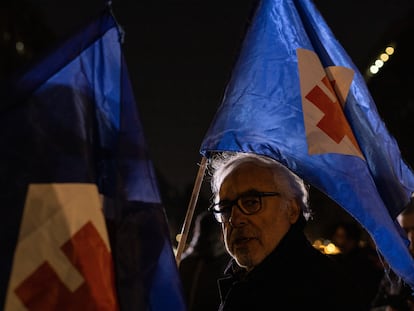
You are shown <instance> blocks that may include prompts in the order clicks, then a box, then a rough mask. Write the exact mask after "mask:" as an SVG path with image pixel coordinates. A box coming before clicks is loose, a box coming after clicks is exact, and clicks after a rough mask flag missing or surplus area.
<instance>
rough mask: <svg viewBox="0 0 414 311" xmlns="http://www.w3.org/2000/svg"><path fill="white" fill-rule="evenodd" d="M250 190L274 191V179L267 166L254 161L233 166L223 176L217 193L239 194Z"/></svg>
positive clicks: (221, 194)
mask: <svg viewBox="0 0 414 311" xmlns="http://www.w3.org/2000/svg"><path fill="white" fill-rule="evenodd" d="M252 190H256V191H275V190H276V188H275V179H274V176H273V171H272V169H271V168H270V167H269V166H266V165H260V164H258V163H254V162H244V163H241V164H239V165H237V166H234V167H233V169H232V170H229V171H228V172H227V174H226V176H225V177H223V180H222V183H221V186H220V189H219V194H220V197H221V196H223V195H226V196H227V195H231V196H233V195H240V194H242V193H245V192H249V191H252Z"/></svg>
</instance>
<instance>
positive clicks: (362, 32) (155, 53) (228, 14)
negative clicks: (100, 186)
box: [0, 0, 414, 210]
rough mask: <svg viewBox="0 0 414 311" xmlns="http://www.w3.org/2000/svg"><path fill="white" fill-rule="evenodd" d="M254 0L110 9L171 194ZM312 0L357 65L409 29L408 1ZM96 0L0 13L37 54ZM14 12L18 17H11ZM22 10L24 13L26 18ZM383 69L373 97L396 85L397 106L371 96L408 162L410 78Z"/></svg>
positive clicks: (117, 4)
mask: <svg viewBox="0 0 414 311" xmlns="http://www.w3.org/2000/svg"><path fill="white" fill-rule="evenodd" d="M255 3H256V1H254V0H210V1H198V0H192V1H190V0H164V1H152V2H150V1H137V0H135V1H133V0H119V1H116V0H114V1H113V2H112V4H113V10H114V14H115V17H116V18H117V20H118V22H119V24H120V25H121V26H122V27H123V29H124V31H125V43H124V55H125V57H126V61H127V65H128V70H129V73H130V77H131V80H132V83H133V87H134V92H135V97H136V102H137V105H138V109H139V111H140V116H141V121H142V123H143V129H144V134H145V136H146V138H147V143H148V147H149V150H150V155H151V158H152V160H153V162H154V165H155V168H156V170H157V172H158V173H159V175H160V179H161V180H162V182H163V183H165V184H167V185H169V187H171V188H173V189H176V190H177V191H179V192H182V191H185V190H187V191H188V189H189V188H190V189H191V188H192V186H193V183H194V181H195V178H196V175H197V170H198V163H199V162H200V160H201V156H200V154H199V147H200V145H201V141H202V139H203V137H204V134H205V133H206V131H207V129H208V126H209V124H210V122H211V120H212V118H213V116H214V113H215V111H216V109H217V107H218V105H219V104H220V100H221V98H222V96H223V92H224V89H225V87H226V83H227V82H228V80H229V78H230V75H231V70H232V67H233V64H234V62H235V61H236V59H237V55H238V51H239V48H240V45H241V43H242V39H243V36H244V33H245V31H246V27H248V22H249V17H251V14H252V10H253V8H254V5H255ZM314 3H315V4H316V6H317V7H318V9H319V10H320V12H321V13H322V15H323V16H324V18H325V19H326V21H327V22H328V25H329V26H330V27H331V29H332V30H333V32H334V34H335V35H336V36H337V39H338V40H339V42H340V43H341V44H342V45H343V46H344V48H345V49H346V50H347V52H348V54H349V55H350V56H351V58H352V59H353V61H354V63H355V64H356V65H357V66H358V68H359V69H360V70H361V71H365V69H366V68H367V67H368V65H369V63H370V61H371V60H372V58H373V57H375V56H376V54H377V53H378V50H379V49H380V48H381V47H382V45H383V44H385V42H386V41H387V40H389V38H391V37H392V36H393V35H394V34H396V33H398V34H400V33H401V32H402V30H401V28H402V29H405V28H407V27H408V26H407V25H406V24H404V22H403V21H404V20H406V19H407V16H408V14H411V15H410V16H411V17H413V13H412V12H413V8H414V2H413V1H412V0H406V1H404V0H393V1H385V0H380V1H378V0H377V1H374V0H363V1H361V0H336V1H332V0H317V1H316V0H315V1H314ZM104 6H105V1H96V0H88V1H81V0H73V1H66V2H62V1H54V0H36V1H35V0H14V1H13V4H11V7H12V9H10V11H9V12H14V13H13V14H14V15H13V16H12V15H11V14H10V13H7V12H6V13H3V12H4V11H3V12H2V13H3V14H8V16H7V17H8V19H9V20H10V21H11V22H14V23H25V25H26V28H27V25H29V23H30V25H31V29H28V30H27V29H26V37H29V38H31V39H30V40H31V42H32V45H33V46H36V44H37V45H38V46H37V50H36V51H37V52H39V51H41V50H42V49H43V48H45V47H46V46H47V45H48V42H45V38H49V41H50V43H53V42H54V41H56V40H58V39H59V38H63V37H65V36H67V35H69V34H70V33H71V32H72V31H74V30H76V29H78V27H80V26H81V25H82V24H83V23H85V22H88V21H89V20H90V19H91V18H93V16H95V15H97V14H98V13H99V12H100V10H101V9H102V8H103V7H104ZM22 16H25V18H26V20H24V21H20V20H19V18H22ZM27 16H31V18H32V19H31V20H29V21H28V19H27ZM2 20H4V15H3V18H2ZM411 20H413V18H411ZM0 26H1V24H0ZM3 27H4V22H3ZM410 27H413V26H412V23H411V24H410ZM29 28H30V27H29ZM30 30H31V31H35V30H37V32H38V33H37V35H36V36H35V35H30ZM39 33H42V34H43V35H40V36H39ZM36 39H37V41H36ZM408 54H409V53H407V55H408ZM411 54H412V53H411ZM411 68H413V65H411ZM384 72H385V71H384ZM399 73H400V72H399ZM388 75H389V76H392V77H393V79H394V80H392V81H393V82H379V81H378V78H377V80H376V81H373V82H372V85H373V86H372V87H373V88H374V86H376V88H377V90H373V97H374V99H376V98H375V96H378V97H381V98H387V99H388V98H395V93H396V92H399V93H404V98H403V100H404V104H402V106H403V108H401V109H400V110H398V111H396V110H395V109H394V112H393V110H392V109H390V108H386V107H385V106H384V107H383V105H388V104H389V103H383V101H382V102H381V100H380V99H378V101H379V102H381V109H379V110H380V112H381V113H383V115H384V119H385V121H386V124H388V123H387V122H389V123H390V124H389V127H390V129H391V130H392V133H396V134H398V136H400V135H401V137H402V138H401V141H402V142H401V144H402V145H403V146H402V149H403V150H404V155H406V156H407V158H408V160H409V162H410V163H411V161H413V160H414V155H413V154H411V153H410V152H414V151H411V150H410V149H411V148H410V146H409V145H408V144H409V141H410V140H411V139H410V137H409V136H407V134H406V133H407V132H410V133H414V131H413V125H412V122H409V123H410V125H402V123H405V121H404V122H401V120H405V119H407V120H408V121H411V119H412V117H411V116H412V114H410V113H414V110H413V109H414V108H410V107H411V106H413V105H414V103H413V97H412V95H408V93H409V94H411V92H408V91H407V90H408V89H409V83H407V86H406V88H407V89H405V90H404V91H401V90H398V91H397V89H396V87H397V86H398V87H400V84H401V83H397V82H396V77H395V76H396V75H398V73H397V74H395V72H392V73H391V72H389V73H388ZM411 75H412V72H411ZM397 80H398V79H397ZM383 81H388V80H385V79H384V80H383ZM410 81H412V78H411V80H410ZM411 85H412V84H411ZM411 87H412V86H411ZM393 88H394V89H393ZM379 89H380V90H381V91H378V90H379ZM374 95H375V96H374ZM410 104H411V105H410ZM391 106H392V107H394V108H395V107H396V106H395V104H393V105H391ZM388 107H389V106H388ZM387 120H390V121H387ZM391 123H392V124H391ZM401 129H403V130H401ZM407 129H408V130H407ZM410 129H411V131H409V130H410ZM397 138H398V139H399V137H397ZM412 159H413V160H412ZM413 164H414V162H413ZM182 209H183V210H185V209H186V206H184V207H182Z"/></svg>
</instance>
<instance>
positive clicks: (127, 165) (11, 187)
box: [0, 10, 185, 311]
mask: <svg viewBox="0 0 414 311" xmlns="http://www.w3.org/2000/svg"><path fill="white" fill-rule="evenodd" d="M121 34H122V33H121V31H120V28H119V27H118V25H117V24H116V22H115V20H114V18H113V16H112V15H111V14H110V12H109V10H108V11H107V10H105V12H104V13H103V14H102V15H101V16H99V17H98V18H97V19H96V20H95V21H93V22H92V23H90V24H89V25H87V26H86V27H84V28H82V29H81V31H80V32H79V33H77V34H75V35H73V36H71V37H70V39H69V40H68V41H65V42H63V43H62V44H61V45H59V46H57V47H56V48H55V49H54V50H53V51H51V52H50V53H49V54H48V55H46V57H45V58H44V59H42V60H41V61H40V62H38V63H37V64H36V65H34V66H33V67H32V68H31V69H30V70H29V71H27V72H26V73H24V74H23V75H21V76H19V77H17V78H16V79H14V81H13V82H12V83H11V86H10V88H9V89H8V93H7V94H1V100H2V109H1V111H0V132H1V133H2V134H1V135H0V149H1V153H0V159H1V161H0V163H1V164H0V198H1V207H2V215H3V217H2V220H1V221H0V222H1V225H0V241H1V242H0V245H1V249H2V252H1V254H2V255H1V256H0V258H1V259H0V305H1V306H2V309H3V310H108V311H109V310H111V311H112V310H159V311H164V310H179V311H181V310H185V305H184V299H183V295H182V286H181V281H180V278H179V274H178V269H177V265H176V261H175V257H174V252H173V248H172V244H171V240H170V231H169V228H168V222H167V218H166V213H165V210H164V208H163V206H162V203H161V199H160V194H159V189H158V184H157V181H156V176H155V172H154V168H153V165H152V162H151V161H150V159H149V156H148V150H147V146H146V142H145V139H144V135H143V131H142V128H141V122H140V119H139V114H138V111H137V107H136V103H135V99H134V96H133V92H132V88H131V85H130V81H129V77H128V72H127V67H126V64H125V61H124V58H123V55H122V50H121ZM3 306H4V307H3Z"/></svg>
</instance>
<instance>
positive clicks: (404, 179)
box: [200, 0, 414, 287]
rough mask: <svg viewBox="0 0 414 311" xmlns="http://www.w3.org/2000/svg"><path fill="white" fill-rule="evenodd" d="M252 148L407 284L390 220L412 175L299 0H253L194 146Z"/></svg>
mask: <svg viewBox="0 0 414 311" xmlns="http://www.w3.org/2000/svg"><path fill="white" fill-rule="evenodd" d="M216 151H236V152H239V151H241V152H252V153H257V154H262V155H265V156H269V157H272V158H274V159H276V160H278V161H279V162H281V163H283V164H285V165H286V166H287V167H289V168H290V169H291V170H292V171H294V172H295V173H296V174H298V175H299V176H300V177H302V178H303V179H304V180H305V181H306V182H308V183H310V184H311V185H313V186H314V187H316V188H318V189H319V190H321V191H323V192H324V193H325V194H327V195H328V196H329V197H330V198H332V199H333V200H334V201H335V202H337V203H338V204H339V205H340V206H342V208H344V209H345V210H346V211H347V212H348V213H349V214H350V215H352V216H353V217H354V218H355V219H356V220H357V221H358V222H359V223H361V224H362V225H363V227H364V228H365V229H366V230H367V232H368V233H369V234H370V235H371V237H372V239H373V240H374V242H375V244H376V246H377V248H378V250H379V251H380V253H381V254H382V255H383V256H384V258H385V260H386V261H387V262H388V263H389V264H390V266H391V268H392V269H393V270H394V271H395V272H396V273H397V274H398V275H400V276H401V277H402V278H403V279H404V280H405V281H406V282H407V283H408V284H409V285H410V286H411V287H414V261H413V259H412V257H411V256H410V254H409V252H408V248H407V242H408V240H407V239H406V237H405V236H404V235H403V233H402V230H401V228H400V227H399V226H398V224H397V223H396V221H395V218H396V216H397V215H398V213H399V212H400V211H401V210H402V209H403V208H404V207H405V206H406V205H407V204H408V203H409V201H410V198H411V195H412V193H413V191H414V175H413V173H412V171H411V170H410V168H409V167H408V166H407V165H406V164H405V162H404V161H403V159H402V158H401V155H400V151H399V148H398V145H397V143H396V141H395V139H394V138H393V137H392V136H391V135H390V134H389V133H388V131H387V129H386V127H385V125H384V123H383V122H382V121H381V118H380V117H379V115H378V112H377V110H376V107H375V103H374V102H373V100H372V98H371V96H370V94H369V92H368V89H367V86H366V84H365V82H364V80H363V78H362V76H361V74H360V73H359V72H358V69H357V68H356V67H355V65H354V64H353V63H352V61H351V59H350V58H349V56H348V55H347V54H346V52H345V51H344V49H343V48H342V47H341V45H340V44H339V43H338V41H337V40H336V39H335V37H334V36H333V34H332V32H331V31H330V29H329V27H328V26H327V24H326V23H325V21H324V20H323V18H322V17H321V15H320V14H319V12H318V11H317V10H316V9H315V7H314V5H313V3H312V2H311V1H309V0H262V1H261V2H260V3H259V6H258V7H257V10H256V13H255V16H254V19H253V21H252V24H251V25H250V28H249V30H248V32H247V34H246V37H245V40H244V42H243V45H242V49H241V52H240V55H239V59H238V62H237V63H236V65H235V68H234V69H233V73H232V78H231V80H230V82H229V84H228V86H227V89H226V92H225V94H224V98H223V102H222V104H221V106H220V107H219V109H218V111H217V113H216V116H215V118H214V120H213V121H212V123H211V125H210V128H209V130H208V131H207V133H206V136H205V137H204V140H203V141H202V144H201V149H200V152H201V154H202V155H204V156H206V157H209V155H210V154H211V152H216Z"/></svg>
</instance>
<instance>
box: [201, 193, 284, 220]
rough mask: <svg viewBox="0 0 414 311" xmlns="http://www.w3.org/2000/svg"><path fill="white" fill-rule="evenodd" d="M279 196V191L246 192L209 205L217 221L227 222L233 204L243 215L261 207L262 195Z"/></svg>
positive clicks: (253, 212)
mask: <svg viewBox="0 0 414 311" xmlns="http://www.w3.org/2000/svg"><path fill="white" fill-rule="evenodd" d="M273 196H280V193H279V192H248V193H244V194H242V195H240V196H239V197H237V198H236V199H234V200H222V201H220V202H218V203H214V204H212V205H211V206H210V207H209V209H208V210H209V211H210V212H213V214H214V217H216V220H217V221H218V222H219V223H226V222H229V220H230V216H231V211H232V209H233V206H237V208H238V209H239V210H240V211H241V212H242V213H243V214H245V215H253V214H256V213H257V212H258V211H260V210H261V208H262V198H263V197H273Z"/></svg>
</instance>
